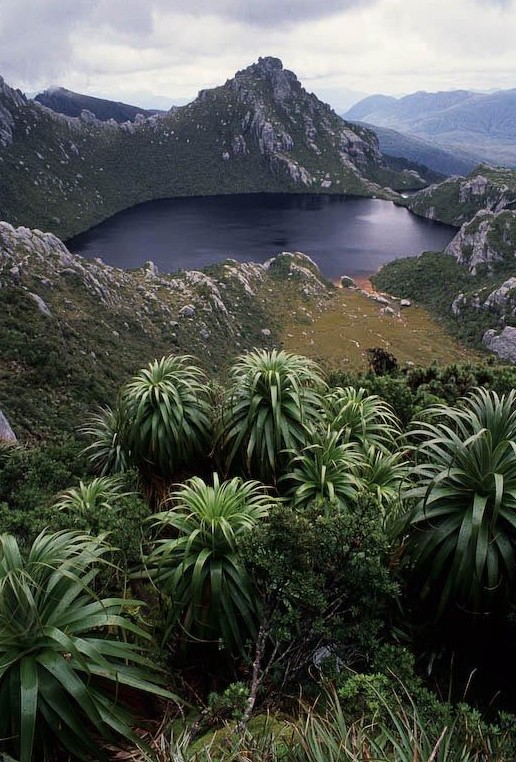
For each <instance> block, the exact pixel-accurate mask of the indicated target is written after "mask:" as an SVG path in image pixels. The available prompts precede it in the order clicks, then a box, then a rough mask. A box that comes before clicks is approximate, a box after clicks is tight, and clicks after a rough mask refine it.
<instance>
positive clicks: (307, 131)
mask: <svg viewBox="0 0 516 762" xmlns="http://www.w3.org/2000/svg"><path fill="white" fill-rule="evenodd" d="M425 184H426V183H425V182H424V180H423V179H422V178H420V177H419V176H418V175H417V173H414V172H412V171H405V172H398V171H395V170H391V169H390V168H389V167H388V166H387V164H386V163H385V161H384V160H383V157H382V154H381V153H380V150H379V148H378V141H377V138H376V136H375V135H374V133H373V132H371V131H370V130H368V129H367V128H365V127H361V126H357V125H351V124H348V123H346V122H344V121H342V119H341V118H340V117H339V116H337V114H335V112H334V111H333V110H332V109H331V108H330V107H329V106H327V105H326V104H324V103H322V102H321V101H320V100H319V99H318V98H317V97H316V96H315V95H313V94H309V93H307V92H306V91H305V90H304V89H303V87H302V86H301V84H300V82H299V81H298V79H297V77H296V75H295V74H294V73H293V72H290V71H288V70H285V69H283V65H282V63H281V61H280V60H279V59H277V58H261V59H259V61H258V62H257V63H255V64H253V65H251V66H249V67H248V68H246V69H244V70H242V71H239V72H237V74H236V75H235V77H234V78H233V79H230V80H228V81H227V82H226V83H225V84H224V85H222V86H220V87H216V88H214V89H211V90H203V91H201V92H200V93H199V95H198V97H197V98H196V100H195V101H193V102H192V103H190V104H188V105H186V106H183V107H181V108H178V109H176V110H175V111H173V112H168V113H166V114H163V115H155V116H151V117H148V118H145V119H143V120H138V123H128V122H125V123H123V124H120V125H118V124H116V123H114V122H101V121H100V120H98V119H96V118H95V117H94V116H93V115H92V114H91V113H89V112H87V111H83V112H82V113H81V116H80V117H79V118H74V117H67V116H62V115H60V114H55V113H54V112H52V111H50V110H48V109H47V108H44V107H43V106H41V105H40V104H39V103H37V102H34V101H28V100H27V99H26V98H24V96H23V95H22V94H21V93H20V92H19V91H15V90H13V89H12V88H10V87H9V86H8V85H6V83H5V82H4V81H3V80H1V81H0V218H2V219H5V220H7V221H9V222H11V223H13V224H15V225H20V224H22V225H26V226H28V227H35V228H40V229H43V230H49V231H51V232H54V233H56V234H58V235H60V237H61V238H68V237H70V236H72V235H74V234H75V233H78V232H80V231H82V230H85V229H87V228H89V227H91V226H92V225H95V224H97V223H98V222H100V221H101V220H103V219H105V218H107V217H109V216H110V215H112V214H114V213H115V212H117V211H120V210H122V209H125V208H128V207H130V206H133V205H135V204H138V203H141V202H143V201H148V200H151V199H156V198H166V197H172V196H185V195H211V194H221V193H247V192H257V191H261V192H263V191H270V192H272V191H275V192H310V193H339V194H353V195H359V196H377V197H381V198H391V199H392V198H397V194H396V193H393V192H392V191H391V190H390V188H395V189H404V188H417V187H422V186H423V185H425ZM385 186H389V187H388V188H387V189H385Z"/></svg>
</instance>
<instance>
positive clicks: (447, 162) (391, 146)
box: [357, 122, 480, 175]
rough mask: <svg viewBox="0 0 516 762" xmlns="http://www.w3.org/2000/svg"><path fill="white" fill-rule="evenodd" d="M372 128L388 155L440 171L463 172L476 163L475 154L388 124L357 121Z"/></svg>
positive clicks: (384, 152) (466, 171)
mask: <svg viewBox="0 0 516 762" xmlns="http://www.w3.org/2000/svg"><path fill="white" fill-rule="evenodd" d="M357 124H363V125H364V126H365V127H369V129H371V130H373V131H374V132H375V133H376V135H377V137H378V142H379V145H380V151H381V152H382V153H383V154H384V155H386V156H391V157H395V156H397V157H402V158H404V159H406V160H407V161H409V162H413V163H415V164H420V165H423V166H425V167H428V168H429V169H431V170H433V171H434V172H438V173H439V174H440V175H467V174H469V173H470V172H471V170H472V169H474V168H475V167H476V166H478V164H479V161H480V159H479V157H477V156H473V155H472V154H468V153H466V151H461V150H459V149H455V150H449V149H446V148H440V147H439V146H438V145H436V144H435V143H430V142H429V141H428V140H423V139H422V138H418V137H415V136H414V135H406V134H403V133H401V132H397V131H396V130H391V129H389V128H388V127H378V125H375V124H369V123H368V122H357Z"/></svg>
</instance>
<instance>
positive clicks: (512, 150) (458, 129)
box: [344, 89, 516, 166]
mask: <svg viewBox="0 0 516 762" xmlns="http://www.w3.org/2000/svg"><path fill="white" fill-rule="evenodd" d="M344 117H345V118H346V119H348V120H351V121H360V122H367V123H369V124H371V125H376V126H378V127H388V128H390V129H394V130H397V131H399V132H402V133H406V134H408V135H411V136H414V135H415V136H417V137H420V138H423V139H425V140H429V141H431V142H433V143H436V144H437V145H439V146H443V147H446V148H450V149H454V148H456V149H459V150H461V151H466V152H468V153H471V154H473V155H475V156H477V157H479V158H480V159H481V160H483V161H487V162H490V163H494V164H505V165H507V166H516V89H511V90H500V91H498V92H495V93H475V92H471V91H469V90H453V91H445V92H437V93H426V92H417V93H412V94H411V95H406V96H404V97H403V98H392V97H387V96H370V97H369V98H365V99H364V100H362V101H360V102H359V103H357V104H355V105H354V106H352V107H351V108H350V109H349V110H348V111H347V112H346V113H345V114H344Z"/></svg>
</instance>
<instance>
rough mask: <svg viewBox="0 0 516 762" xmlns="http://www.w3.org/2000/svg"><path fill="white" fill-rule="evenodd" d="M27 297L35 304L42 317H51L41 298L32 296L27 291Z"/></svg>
mask: <svg viewBox="0 0 516 762" xmlns="http://www.w3.org/2000/svg"><path fill="white" fill-rule="evenodd" d="M29 295H30V296H31V297H32V299H34V301H35V302H36V305H37V308H38V310H39V311H40V312H41V314H42V315H45V317H52V313H51V312H50V310H49V308H48V305H47V304H46V303H45V302H44V301H43V299H42V298H41V296H38V294H33V293H32V291H29Z"/></svg>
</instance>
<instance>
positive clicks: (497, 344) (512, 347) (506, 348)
mask: <svg viewBox="0 0 516 762" xmlns="http://www.w3.org/2000/svg"><path fill="white" fill-rule="evenodd" d="M483 343H484V344H485V346H486V347H487V348H488V349H490V350H491V352H494V353H495V354H497V355H498V357H500V358H501V359H502V360H510V362H516V328H513V327H511V326H506V327H505V328H504V329H503V331H502V332H501V333H498V334H497V332H496V331H495V330H494V329H491V330H489V331H486V332H485V334H484V338H483Z"/></svg>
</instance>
